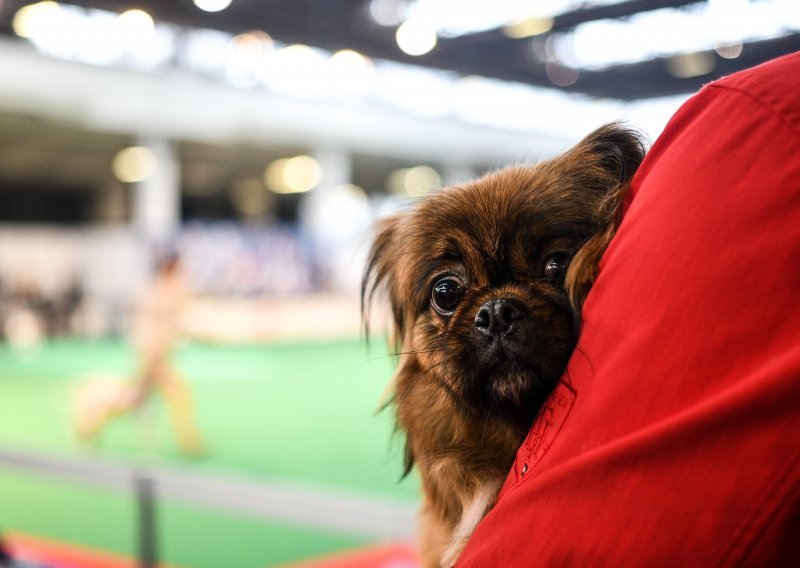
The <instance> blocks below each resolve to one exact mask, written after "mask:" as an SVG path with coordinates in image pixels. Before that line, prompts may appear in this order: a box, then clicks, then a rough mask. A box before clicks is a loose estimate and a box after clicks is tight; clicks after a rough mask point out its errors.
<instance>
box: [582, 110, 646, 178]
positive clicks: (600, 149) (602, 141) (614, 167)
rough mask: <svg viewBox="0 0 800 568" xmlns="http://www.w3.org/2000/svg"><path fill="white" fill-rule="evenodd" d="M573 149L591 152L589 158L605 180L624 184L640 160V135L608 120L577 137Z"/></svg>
mask: <svg viewBox="0 0 800 568" xmlns="http://www.w3.org/2000/svg"><path fill="white" fill-rule="evenodd" d="M576 149H578V150H581V151H586V152H588V153H589V154H593V155H594V156H595V157H596V158H595V160H593V161H594V162H595V163H596V164H597V165H598V166H599V167H601V168H602V169H603V170H604V171H605V173H606V174H607V175H608V176H609V181H613V182H616V183H617V184H626V183H628V182H630V181H631V178H633V174H635V173H636V170H637V169H638V168H639V164H641V163H642V160H643V159H644V154H645V144H644V139H643V135H642V134H641V133H640V132H639V131H637V130H634V129H632V128H629V127H626V126H625V125H623V124H621V123H618V122H612V123H610V124H606V125H605V126H601V127H600V128H598V129H597V130H595V131H594V132H592V133H591V134H589V135H588V136H587V137H586V138H584V139H583V140H581V142H580V143H578V145H577V146H576Z"/></svg>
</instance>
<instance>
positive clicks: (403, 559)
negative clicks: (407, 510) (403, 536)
mask: <svg viewBox="0 0 800 568" xmlns="http://www.w3.org/2000/svg"><path fill="white" fill-rule="evenodd" d="M283 568H419V561H418V560H417V555H416V553H415V552H414V549H413V548H412V546H411V545H409V544H406V543H390V544H383V545H378V546H374V547H369V548H359V549H356V550H352V551H348V552H342V553H339V554H331V555H328V556H322V557H320V558H316V559H313V560H307V561H304V562H300V563H296V564H287V565H286V566H284V567H283Z"/></svg>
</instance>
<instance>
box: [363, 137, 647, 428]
mask: <svg viewBox="0 0 800 568" xmlns="http://www.w3.org/2000/svg"><path fill="white" fill-rule="evenodd" d="M642 154H643V150H642V145H641V142H640V141H639V140H638V138H636V136H635V135H634V134H632V133H630V132H629V131H626V130H624V129H622V128H620V127H618V126H613V125H612V126H608V127H604V128H603V129H600V130H599V131H597V132H595V133H593V134H592V135H590V136H589V137H587V138H586V139H585V140H583V141H582V142H581V143H580V144H579V145H578V146H576V147H575V148H574V149H573V150H571V151H570V152H568V153H567V154H565V155H563V156H561V157H559V158H556V159H554V160H551V161H549V162H545V163H543V164H540V165H537V166H534V167H527V168H522V167H517V168H508V169H505V170H501V171H499V172H496V173H492V174H489V175H487V176H485V177H483V178H481V179H478V180H477V181H474V182H472V183H467V184H464V185H459V186H456V187H451V188H448V189H445V190H442V191H441V192H438V193H436V194H434V195H432V196H430V197H428V198H427V199H425V200H423V201H422V202H421V203H419V204H418V205H417V206H416V207H415V208H414V209H413V210H411V211H409V212H407V213H403V214H400V215H397V216H394V217H391V218H389V219H387V220H386V221H384V223H383V225H382V226H381V228H380V230H379V233H378V236H377V238H376V241H375V244H374V246H373V250H372V254H371V257H370V264H369V267H368V272H367V277H366V278H365V294H366V296H367V297H369V295H370V294H371V293H372V292H374V291H375V289H376V287H378V286H380V285H385V286H386V287H387V288H388V292H389V297H390V301H391V305H392V312H393V316H394V323H395V326H396V332H397V335H398V337H399V339H400V340H401V341H402V346H401V349H400V351H401V353H402V357H403V358H404V361H403V364H401V367H400V371H399V376H398V380H397V388H398V394H399V395H400V396H402V395H403V390H404V389H411V388H414V387H415V385H416V384H417V381H430V382H434V383H435V384H436V385H438V387H440V390H441V392H443V393H444V396H446V397H448V398H449V400H450V401H451V402H453V403H454V404H455V406H457V407H458V408H460V409H462V410H463V411H465V412H468V413H469V412H475V413H478V414H479V415H481V416H486V415H487V414H488V413H492V414H494V415H495V416H498V417H501V418H506V419H507V420H509V421H511V422H514V423H521V424H524V425H525V426H527V425H528V424H529V423H530V421H531V420H532V417H533V415H535V412H536V411H538V408H539V406H540V405H541V403H542V402H543V401H544V399H545V398H546V397H547V395H548V394H549V392H550V391H551V390H552V388H553V387H554V386H555V384H556V382H557V381H558V379H559V377H560V375H561V374H562V372H563V371H564V368H565V367H566V364H567V361H568V359H569V357H570V355H571V353H572V350H573V349H574V347H575V344H576V342H577V337H578V330H579V319H578V313H579V309H580V304H581V302H582V299H583V296H584V295H585V292H586V290H587V289H588V285H589V284H590V283H591V281H592V279H593V277H594V270H595V269H596V261H597V259H598V258H599V254H598V252H599V253H601V252H602V250H599V251H598V249H601V248H605V246H604V245H605V244H606V241H607V238H610V234H613V229H612V230H611V231H609V227H613V226H615V224H616V220H617V216H618V213H619V206H620V204H621V199H622V195H623V193H624V192H623V190H624V188H625V185H626V184H627V182H628V181H629V179H630V177H631V176H632V174H633V172H634V171H635V169H636V167H637V166H638V164H639V162H640V161H641V158H642ZM404 369H413V371H409V372H408V374H409V376H408V377H405V380H404V376H403V373H404V372H405V371H404Z"/></svg>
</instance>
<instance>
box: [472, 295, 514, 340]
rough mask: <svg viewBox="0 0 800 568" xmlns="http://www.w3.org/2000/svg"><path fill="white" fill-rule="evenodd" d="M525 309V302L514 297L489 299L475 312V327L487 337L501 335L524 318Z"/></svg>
mask: <svg viewBox="0 0 800 568" xmlns="http://www.w3.org/2000/svg"><path fill="white" fill-rule="evenodd" d="M525 311H526V310H525V304H523V303H522V302H520V301H519V300H515V299H513V298H499V299H497V300H489V301H488V302H486V303H485V304H483V305H482V306H481V309H479V310H478V313H477V314H475V329H477V330H478V331H479V332H480V333H481V334H483V335H485V336H486V337H499V336H501V335H504V334H506V333H508V332H509V331H510V330H511V328H512V326H513V325H514V322H516V321H519V320H521V319H522V318H524V317H525Z"/></svg>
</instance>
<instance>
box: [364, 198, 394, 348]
mask: <svg viewBox="0 0 800 568" xmlns="http://www.w3.org/2000/svg"><path fill="white" fill-rule="evenodd" d="M402 218H403V215H402V214H396V215H391V216H389V217H386V218H384V219H382V220H381V221H379V222H378V223H377V225H376V228H375V238H374V240H373V241H372V247H371V248H370V251H369V256H368V257H367V266H366V269H365V270H364V277H363V279H362V281H361V318H362V322H363V326H364V332H365V334H366V335H367V336H369V321H370V312H371V311H372V301H373V300H374V299H375V297H376V296H377V295H379V294H381V293H385V294H386V295H387V296H388V300H389V303H390V306H391V312H392V320H393V321H392V324H393V326H392V327H393V330H392V331H393V336H394V337H393V339H394V341H395V342H396V343H397V344H398V345H399V343H400V342H401V341H402V336H403V325H404V314H403V309H402V304H401V301H400V298H399V296H398V292H397V289H396V284H397V274H396V272H395V271H396V269H397V265H398V261H399V256H400V253H399V251H398V248H399V239H398V236H397V233H398V230H399V227H400V224H401V222H402Z"/></svg>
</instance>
